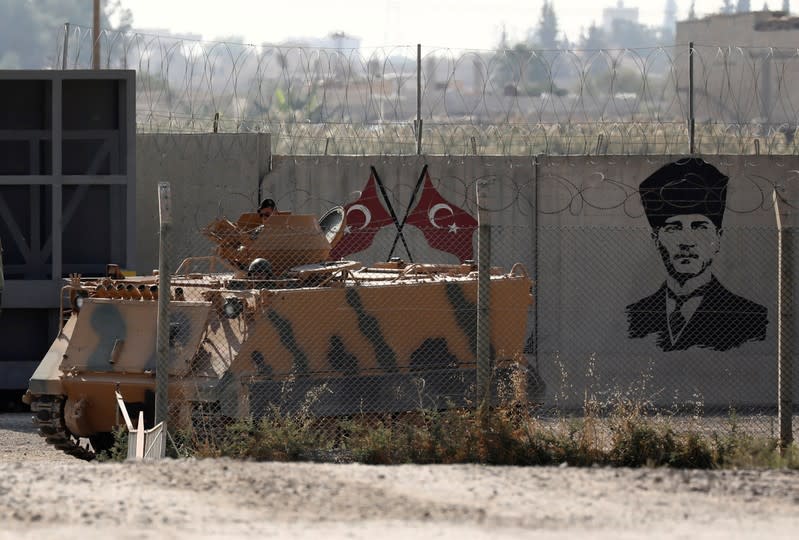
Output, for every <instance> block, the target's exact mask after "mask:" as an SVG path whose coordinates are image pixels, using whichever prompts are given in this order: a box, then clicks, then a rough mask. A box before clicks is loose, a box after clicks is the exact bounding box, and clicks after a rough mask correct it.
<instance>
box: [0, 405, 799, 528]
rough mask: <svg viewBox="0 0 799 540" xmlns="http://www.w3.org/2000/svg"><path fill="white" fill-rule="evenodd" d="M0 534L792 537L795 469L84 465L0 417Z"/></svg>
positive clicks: (797, 489) (23, 425)
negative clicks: (675, 469) (683, 469)
mask: <svg viewBox="0 0 799 540" xmlns="http://www.w3.org/2000/svg"><path fill="white" fill-rule="evenodd" d="M0 525H2V526H1V527H0V539H14V540H18V539H20V538H37V539H38V538H58V539H59V540H68V539H81V540H84V539H86V538H94V537H98V538H121V539H125V538H166V537H169V538H176V539H184V538H185V539H201V538H248V539H249V538H257V537H273V538H322V537H324V538H325V539H338V538H369V539H372V540H373V539H375V538H379V539H380V540H389V539H395V538H397V539H398V538H410V537H419V538H441V539H450V538H451V539H456V538H457V539H462V538H485V539H489V538H491V539H502V538H521V537H536V538H558V539H565V538H576V537H582V538H600V539H603V538H607V539H611V538H613V539H616V538H640V537H642V536H645V537H647V538H669V539H673V538H690V539H691V540H693V539H696V538H725V539H726V538H755V537H766V536H767V537H771V538H796V534H797V532H796V531H797V530H799V472H797V471H793V472H792V471H771V470H739V471H673V470H665V469H612V468H589V469H580V468H574V467H524V468H522V467H490V466H479V465H456V466H443V465H441V466H415V465H403V466H393V467H380V466H366V465H355V464H348V465H334V464H314V463H253V462H238V461H231V460H225V459H208V460H193V459H188V460H164V461H159V462H125V463H86V462H82V461H79V460H76V459H75V458H71V457H69V456H66V455H62V454H61V453H59V452H58V451H56V450H54V449H51V448H49V447H48V446H47V445H46V444H45V443H44V440H43V439H41V438H40V437H39V436H38V435H37V434H36V433H35V431H34V429H33V428H32V426H31V423H30V414H24V413H12V414H0Z"/></svg>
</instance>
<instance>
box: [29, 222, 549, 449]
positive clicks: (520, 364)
mask: <svg viewBox="0 0 799 540" xmlns="http://www.w3.org/2000/svg"><path fill="white" fill-rule="evenodd" d="M344 221H345V215H344V212H343V209H341V208H340V207H338V208H336V209H334V210H332V211H331V212H329V213H328V214H327V215H326V216H324V217H323V219H322V220H321V221H317V220H316V218H315V216H312V215H302V214H291V213H277V214H275V215H273V216H271V217H270V218H268V219H267V220H266V222H264V223H262V222H261V221H260V218H259V217H258V216H257V215H256V214H245V215H243V216H241V217H240V218H239V219H238V220H237V221H236V222H235V223H234V222H231V221H228V220H226V219H218V220H216V221H214V222H212V223H211V224H209V225H208V226H207V227H206V228H205V229H204V231H203V232H204V234H205V236H206V237H207V238H209V239H210V240H211V241H212V242H213V244H214V245H215V253H213V254H209V255H207V256H202V257H192V258H188V259H185V260H184V261H183V262H182V264H180V266H179V268H178V269H177V271H176V272H175V273H174V274H172V275H171V276H170V277H171V286H170V290H168V291H159V290H158V276H157V275H151V276H134V277H126V276H124V275H122V274H121V273H119V272H118V271H116V268H114V267H113V266H111V267H110V271H109V272H108V275H107V276H106V277H102V278H84V277H81V276H79V275H73V276H72V277H71V278H70V279H69V280H68V282H67V283H66V284H65V286H64V287H63V290H62V295H61V298H62V312H63V317H62V321H63V324H62V327H61V328H60V330H59V333H58V336H57V337H56V339H55V341H54V342H53V344H52V345H51V347H50V349H49V351H48V352H47V354H46V355H45V357H44V359H43V360H42V362H41V364H40V365H39V366H38V368H37V369H36V371H35V373H34V374H33V376H32V378H31V380H30V385H29V389H28V392H27V393H26V395H25V398H24V400H25V401H26V402H27V403H29V404H30V406H31V409H32V411H33V412H34V422H35V423H36V424H37V425H38V426H39V430H40V433H41V435H42V436H43V437H45V438H46V440H47V441H48V442H49V443H51V444H53V445H54V446H56V447H57V448H59V449H61V450H63V451H64V452H66V453H68V454H72V455H74V456H76V457H79V458H83V459H91V458H92V457H93V456H94V452H95V451H99V450H101V449H104V448H107V447H109V446H110V445H111V444H112V442H113V437H112V435H111V433H112V430H113V429H114V427H115V426H117V425H120V423H121V422H120V418H119V413H118V410H117V405H116V401H115V391H119V393H120V394H121V395H122V396H123V399H124V400H125V403H126V406H127V408H128V410H132V411H133V412H134V413H136V414H137V411H138V410H141V411H143V412H144V413H145V417H146V418H147V419H148V421H149V422H151V421H152V418H153V411H154V395H155V392H154V390H155V366H156V333H157V324H158V322H157V304H158V302H157V300H158V297H159V296H160V295H164V294H168V295H169V298H170V301H169V385H168V396H169V422H170V428H172V427H178V428H189V427H191V426H192V425H193V422H195V421H196V420H197V418H198V417H203V418H206V419H207V417H208V416H209V415H210V416H212V417H214V418H216V419H217V420H219V421H224V420H229V419H237V418H243V417H255V418H258V417H261V416H263V415H265V414H271V413H272V412H273V411H275V410H279V411H280V412H283V413H291V412H294V411H297V410H299V409H300V408H302V407H306V408H307V407H310V410H311V411H312V412H313V414H318V415H322V416H341V415H345V416H346V415H353V414H358V413H364V412H366V413H369V412H392V411H394V412H396V411H407V410H418V409H419V408H420V407H435V408H441V407H447V406H463V405H464V404H467V402H468V401H469V400H470V399H473V398H474V394H475V392H474V385H475V371H476V370H475V365H476V362H475V344H476V314H477V309H476V302H477V289H478V283H477V282H478V280H477V272H476V268H475V266H474V265H473V264H471V263H466V264H451V265H446V264H407V263H405V262H403V261H401V260H392V261H389V262H385V263H378V264H375V265H373V266H370V267H364V266H363V265H362V264H361V263H359V262H357V261H345V260H335V261H331V260H328V258H329V254H330V251H331V248H332V246H333V245H334V244H335V243H336V242H337V240H338V238H340V236H341V234H342V232H343V230H344ZM490 298H491V309H490V318H491V330H490V350H491V360H492V363H493V368H494V371H493V373H494V374H495V376H494V387H495V388H494V391H495V392H496V391H497V388H496V387H497V386H498V385H499V384H500V382H501V381H502V379H503V377H506V376H507V375H508V374H509V373H510V372H511V371H512V370H518V369H521V372H524V367H525V366H524V364H525V361H524V355H523V354H522V349H523V346H524V341H525V329H526V322H527V314H528V310H529V307H530V304H531V302H532V295H531V280H530V278H529V277H528V276H527V273H526V271H525V270H524V268H523V267H522V266H521V265H516V266H514V267H513V268H512V269H510V270H509V271H508V272H505V271H503V270H501V269H498V268H493V269H492V271H491V277H490ZM536 390H537V389H536V388H530V389H528V391H529V392H531V393H534V392H535V391H536ZM310 393H313V395H314V398H313V399H312V400H311V401H310V402H309V394H310ZM470 396H471V397H470ZM81 439H89V441H91V447H92V448H89V446H88V445H84V446H82V445H81ZM84 442H85V441H84Z"/></svg>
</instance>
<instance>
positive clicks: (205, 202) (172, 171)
mask: <svg viewBox="0 0 799 540" xmlns="http://www.w3.org/2000/svg"><path fill="white" fill-rule="evenodd" d="M269 148H270V142H269V135H267V134H253V135H235V134H201V135H199V134H198V135H191V134H180V135H174V134H140V135H138V136H137V139H136V170H137V177H136V223H137V231H136V232H137V235H136V259H135V270H136V271H137V273H139V274H143V273H151V272H152V270H153V269H155V268H158V230H159V228H158V227H159V226H158V195H157V186H158V183H159V182H162V181H168V182H170V185H171V190H172V198H173V207H172V213H173V215H172V219H173V222H174V223H173V226H172V231H171V236H170V243H171V244H173V245H174V246H175V255H176V256H175V257H173V259H172V260H171V261H170V266H171V267H173V268H175V267H176V266H177V264H179V263H180V259H181V258H182V256H184V255H189V254H191V255H202V254H204V253H196V252H194V251H193V250H191V249H190V248H191V247H192V246H193V245H195V246H198V247H199V246H200V245H202V244H201V243H200V241H199V238H201V236H200V234H199V231H200V229H201V228H202V227H203V226H205V225H206V224H208V223H209V222H211V221H212V220H213V219H215V218H216V217H217V216H220V215H226V216H228V217H233V218H234V219H235V218H236V217H238V216H239V214H241V213H242V212H249V211H253V209H254V208H257V205H258V186H259V182H260V181H261V179H262V178H263V177H264V175H265V174H266V172H267V171H268V169H269V158H270V150H269Z"/></svg>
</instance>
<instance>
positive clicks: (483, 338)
mask: <svg viewBox="0 0 799 540" xmlns="http://www.w3.org/2000/svg"><path fill="white" fill-rule="evenodd" d="M490 189H491V182H490V181H488V180H481V181H479V182H477V340H476V342H477V343H476V348H477V351H476V355H477V400H478V403H479V404H480V406H481V407H484V408H485V407H486V406H487V405H488V404H489V403H490V398H491V385H490V381H491V316H490V305H491V214H490V212H489V208H490V206H491V193H490Z"/></svg>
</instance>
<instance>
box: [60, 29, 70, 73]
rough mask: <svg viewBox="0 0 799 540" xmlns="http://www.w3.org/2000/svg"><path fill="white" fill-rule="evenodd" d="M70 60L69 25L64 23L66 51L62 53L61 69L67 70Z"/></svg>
mask: <svg viewBox="0 0 799 540" xmlns="http://www.w3.org/2000/svg"><path fill="white" fill-rule="evenodd" d="M68 58H69V23H68V22H66V23H64V50H63V51H62V52H61V69H67V60H68Z"/></svg>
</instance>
